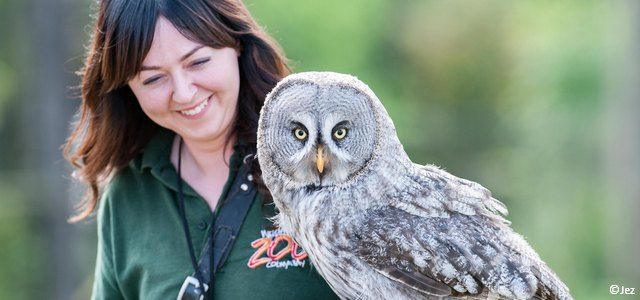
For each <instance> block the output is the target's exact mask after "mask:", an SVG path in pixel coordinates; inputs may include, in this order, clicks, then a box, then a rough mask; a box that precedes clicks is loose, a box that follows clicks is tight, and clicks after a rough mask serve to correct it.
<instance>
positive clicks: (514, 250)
mask: <svg viewBox="0 0 640 300" xmlns="http://www.w3.org/2000/svg"><path fill="white" fill-rule="evenodd" d="M418 175H419V176H416V178H413V179H414V181H415V182H417V184H416V186H414V187H409V188H408V189H406V190H404V191H403V192H402V193H400V194H399V195H397V196H396V197H397V198H396V197H394V198H395V199H393V200H392V201H391V202H392V203H393V206H389V207H379V208H376V209H371V210H369V211H367V216H366V221H365V222H364V223H362V224H361V226H360V227H359V228H358V229H356V230H355V240H356V241H357V242H356V245H357V246H356V249H354V250H355V252H356V253H357V255H358V256H359V257H360V258H361V259H362V260H363V261H365V262H367V263H368V264H369V265H370V266H371V267H373V268H374V269H376V270H377V271H378V272H379V273H381V274H383V275H385V276H387V277H388V278H390V279H393V280H395V281H397V282H400V283H402V284H404V285H407V286H409V287H411V288H413V289H416V290H418V291H422V292H424V293H427V294H432V295H439V296H446V295H447V292H450V293H451V295H452V296H473V295H476V296H478V295H486V294H487V293H491V294H493V296H496V295H495V294H497V295H501V296H502V297H505V298H508V299H514V298H515V299H529V298H539V299H570V298H571V296H570V295H569V291H568V289H567V287H566V286H565V285H564V284H563V283H562V282H561V281H560V280H559V279H558V278H557V276H556V275H555V274H554V273H553V271H551V270H550V269H549V268H548V267H547V266H546V265H545V264H544V262H542V261H541V260H540V259H539V257H538V255H537V254H536V253H535V251H533V249H531V247H530V246H529V245H528V244H527V243H526V241H524V239H523V238H522V237H521V236H519V235H518V234H516V233H515V232H513V231H512V230H511V229H510V228H509V227H508V223H507V221H506V220H505V219H504V218H503V217H502V216H500V215H499V214H500V213H501V214H506V209H505V207H504V205H502V203H500V202H498V201H497V200H495V199H493V198H492V197H491V194H490V193H489V191H488V190H486V189H484V188H483V187H481V186H480V185H478V184H476V183H473V182H470V181H467V180H464V179H460V178H457V177H455V176H453V175H450V174H448V173H446V172H444V171H441V170H440V169H437V168H435V167H421V169H420V170H419V174H418ZM425 190H426V191H425Z"/></svg>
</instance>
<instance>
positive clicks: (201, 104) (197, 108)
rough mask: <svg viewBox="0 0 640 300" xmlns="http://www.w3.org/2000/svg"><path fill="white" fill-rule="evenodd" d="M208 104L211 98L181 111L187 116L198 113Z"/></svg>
mask: <svg viewBox="0 0 640 300" xmlns="http://www.w3.org/2000/svg"><path fill="white" fill-rule="evenodd" d="M207 104H209V98H207V99H205V100H204V101H202V103H200V104H199V105H198V106H196V107H194V108H193V109H189V110H182V111H180V113H181V114H183V115H187V116H193V115H197V114H198V113H200V112H201V111H202V110H203V109H204V108H205V107H206V106H207Z"/></svg>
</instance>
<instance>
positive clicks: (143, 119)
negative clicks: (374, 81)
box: [66, 0, 335, 299]
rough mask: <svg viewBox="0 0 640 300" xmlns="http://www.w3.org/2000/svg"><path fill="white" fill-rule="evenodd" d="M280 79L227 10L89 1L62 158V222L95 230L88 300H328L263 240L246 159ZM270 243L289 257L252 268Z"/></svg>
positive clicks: (281, 68)
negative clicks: (65, 167) (74, 119)
mask: <svg viewBox="0 0 640 300" xmlns="http://www.w3.org/2000/svg"><path fill="white" fill-rule="evenodd" d="M288 73H289V68H288V66H287V65H286V59H285V58H284V56H283V55H282V54H281V51H280V50H279V48H278V46H277V45H276V44H275V42H273V41H272V39H271V38H270V37H269V36H268V35H266V33H264V32H263V31H262V29H261V28H260V27H259V26H258V25H257V24H256V23H255V21H254V20H253V18H252V17H251V15H250V14H249V12H248V11H247V10H246V8H245V7H244V5H243V4H242V2H240V1H235V0H226V1H209V0H196V1H171V0H149V1H138V0H102V1H100V6H99V9H98V13H97V18H96V23H95V27H94V33H93V37H92V45H91V47H90V48H89V51H88V53H87V61H86V63H85V66H84V68H83V69H82V70H81V72H80V74H81V77H82V105H81V108H80V112H79V115H80V119H79V121H78V123H77V124H75V130H74V132H73V133H72V135H71V137H70V138H69V140H68V143H67V147H66V154H67V157H68V159H69V160H70V161H71V163H72V164H73V165H74V166H75V167H76V168H77V171H76V172H75V174H76V175H77V178H78V179H79V180H81V181H83V182H85V183H87V184H88V186H89V189H88V191H89V192H88V195H87V197H86V199H85V201H84V202H83V206H82V207H81V208H80V210H79V211H78V214H77V215H76V216H75V217H74V218H72V220H73V221H78V220H82V219H85V218H87V217H89V216H90V215H92V214H93V213H94V212H95V211H97V216H98V238H99V243H98V257H97V261H96V271H95V272H96V273H95V275H96V277H95V282H94V287H93V298H95V299H121V298H133V299H169V298H176V296H177V295H183V292H185V291H186V290H185V286H186V287H190V285H189V284H192V285H194V286H195V287H196V288H197V287H200V286H201V285H200V284H201V283H207V282H209V285H210V286H211V287H212V288H210V289H209V290H208V292H207V294H206V296H207V297H208V298H209V297H214V296H215V297H216V298H222V299H227V298H229V299H246V298H251V297H256V296H258V295H259V296H260V298H261V299H265V297H266V298H270V297H271V298H273V299H287V298H304V299H313V298H318V299H327V298H331V297H335V295H334V294H333V293H332V292H331V290H330V289H329V287H328V286H327V284H326V283H325V282H324V281H323V280H322V278H320V277H319V276H318V275H317V273H315V272H313V271H311V270H310V265H309V263H307V255H306V253H305V252H304V251H303V250H297V249H298V248H297V245H296V244H295V242H293V241H292V240H291V238H290V237H288V236H287V235H286V234H285V233H283V232H281V231H274V230H273V229H274V225H273V224H272V223H271V221H270V219H269V218H268V217H270V216H272V214H273V211H272V210H273V209H272V206H263V205H262V204H265V203H267V202H269V201H270V195H269V192H268V190H267V189H266V188H265V187H264V184H263V183H262V180H261V177H260V174H261V172H260V167H259V164H258V163H257V162H256V160H253V159H250V158H251V157H253V154H254V153H255V147H256V130H257V121H258V112H259V111H260V108H261V107H262V105H263V102H264V98H265V95H266V94H267V92H269V91H270V90H271V88H273V86H275V84H276V83H277V82H278V80H280V79H281V78H282V77H283V76H285V75H286V74H288ZM247 173H249V174H248V175H247ZM240 183H242V184H240ZM236 187H237V188H238V190H237V191H236V190H235V189H236ZM256 189H257V190H258V192H257V193H254V192H253V191H254V190H256ZM240 191H242V192H244V193H241V192H240ZM245 194H246V195H248V196H243V195H245ZM253 195H255V196H253ZM243 199H248V200H247V201H248V202H247V203H248V205H247V206H246V209H243V210H240V209H239V208H238V206H237V205H235V204H234V203H239V202H240V201H245V200H243ZM222 200H225V201H222ZM229 203H232V204H229ZM229 205H231V208H227V207H229ZM232 210H234V211H232ZM229 211H232V212H231V213H227V212H229ZM229 216H234V217H233V218H235V219H233V222H232V223H233V224H237V225H234V226H235V227H232V229H231V234H230V238H229V239H228V240H226V241H229V244H226V243H224V244H225V247H219V245H218V244H215V243H217V242H218V241H219V235H218V234H217V233H218V230H217V229H216V228H223V225H225V224H227V223H224V224H223V225H220V224H219V219H220V220H225V218H227V217H229ZM214 232H215V233H216V235H214ZM269 232H278V233H277V234H271V235H269V234H267V233H269ZM210 240H211V242H210ZM272 240H273V241H290V242H288V243H287V245H286V246H285V248H287V247H288V248H291V249H296V250H295V251H290V252H291V253H289V252H286V251H285V252H283V251H280V252H278V253H284V255H272V254H273V252H274V250H276V249H272V248H269V250H268V251H267V252H266V253H267V254H268V255H267V256H268V257H262V254H264V252H260V251H261V250H260V249H263V247H260V243H258V242H257V241H262V244H265V243H266V242H265V241H267V242H269V243H268V244H269V245H271V244H274V245H275V244H277V242H272ZM213 241H215V243H214V242H213ZM234 241H235V242H234ZM212 243H213V244H212ZM209 245H212V246H211V247H209ZM216 245H218V246H216ZM216 247H217V248H216ZM206 248H213V250H212V252H213V253H211V252H207V251H202V253H201V251H200V249H206ZM256 248H257V249H258V250H256ZM288 248H287V249H288ZM150 249H153V251H154V252H153V253H150V252H149V250H150ZM220 257H225V258H226V263H225V260H224V259H222V260H220V259H219V258H220ZM252 258H253V259H254V260H255V259H258V258H259V260H260V261H261V262H263V263H262V264H258V265H256V264H252V263H251V261H252ZM196 260H198V261H200V263H197V262H196ZM210 261H213V263H209V262H210ZM278 266H284V267H282V268H280V267H278ZM203 268H205V269H203ZM208 269H211V273H213V276H211V277H212V278H215V280H211V281H209V280H208V277H209V276H205V275H203V274H205V273H207V272H208V271H206V270H208ZM203 270H205V271H203ZM189 274H194V275H193V276H194V277H189V278H192V279H193V280H195V281H191V279H187V280H185V278H187V277H188V276H189ZM183 282H184V283H185V285H182V284H183ZM247 284H249V285H251V288H246V285H247ZM181 285H182V289H181ZM186 289H188V288H186ZM277 291H282V292H283V293H278V292H277ZM179 292H180V294H179Z"/></svg>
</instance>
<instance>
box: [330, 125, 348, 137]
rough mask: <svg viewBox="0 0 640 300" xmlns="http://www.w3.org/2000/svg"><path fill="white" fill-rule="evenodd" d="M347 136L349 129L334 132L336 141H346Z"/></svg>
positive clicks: (339, 129)
mask: <svg viewBox="0 0 640 300" xmlns="http://www.w3.org/2000/svg"><path fill="white" fill-rule="evenodd" d="M346 136H347V129H346V128H344V127H343V128H338V129H336V131H334V132H333V137H334V138H335V139H336V140H341V139H344V138H345V137H346Z"/></svg>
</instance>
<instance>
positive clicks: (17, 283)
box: [0, 173, 46, 299]
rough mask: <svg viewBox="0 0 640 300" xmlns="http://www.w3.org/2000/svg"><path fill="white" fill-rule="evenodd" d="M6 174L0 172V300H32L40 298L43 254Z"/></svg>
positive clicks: (18, 193) (26, 206)
mask: <svg viewBox="0 0 640 300" xmlns="http://www.w3.org/2000/svg"><path fill="white" fill-rule="evenodd" d="M18 187H19V185H16V180H12V179H11V177H10V176H9V174H6V173H0V195H2V196H1V199H2V202H1V203H2V209H0V241H2V247H0V265H2V268H0V299H33V298H34V296H36V295H40V296H41V295H42V290H39V289H37V288H36V287H41V286H43V280H44V278H42V276H41V275H42V274H43V273H44V271H43V268H44V267H45V266H46V264H45V262H44V261H42V257H43V255H42V252H43V251H46V249H45V248H44V245H43V241H42V237H41V236H38V235H35V234H34V233H35V232H37V231H38V228H35V224H34V223H33V221H34V218H33V213H30V212H29V211H28V209H29V208H30V207H29V203H28V202H27V201H26V197H25V195H24V193H23V192H21V190H20V189H19V188H18Z"/></svg>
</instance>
